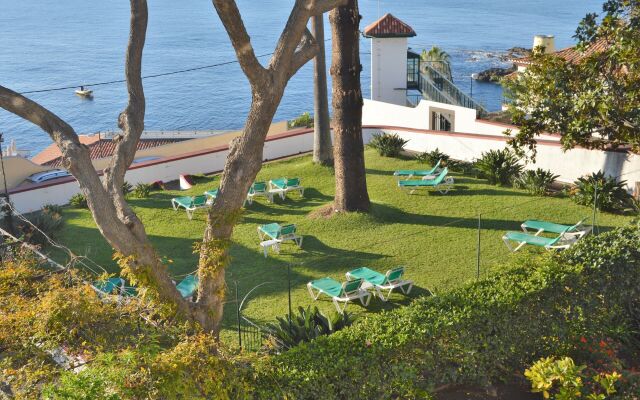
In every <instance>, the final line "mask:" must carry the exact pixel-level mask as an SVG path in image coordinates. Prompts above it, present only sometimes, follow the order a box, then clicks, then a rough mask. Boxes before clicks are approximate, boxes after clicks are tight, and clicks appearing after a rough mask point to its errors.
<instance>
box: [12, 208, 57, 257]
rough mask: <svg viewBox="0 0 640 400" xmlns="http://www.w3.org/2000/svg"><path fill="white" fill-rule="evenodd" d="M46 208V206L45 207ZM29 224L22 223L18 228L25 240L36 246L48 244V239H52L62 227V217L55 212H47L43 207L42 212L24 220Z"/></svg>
mask: <svg viewBox="0 0 640 400" xmlns="http://www.w3.org/2000/svg"><path fill="white" fill-rule="evenodd" d="M45 207H46V206H45ZM26 219H27V220H28V221H29V222H28V223H27V222H23V223H21V224H19V225H18V228H19V230H20V232H21V234H22V235H24V238H25V240H27V241H28V242H29V243H31V244H35V245H38V246H42V247H44V246H46V245H47V244H49V239H48V237H49V238H51V239H54V238H55V236H56V234H57V233H58V231H59V230H60V228H61V227H62V225H63V220H62V215H61V214H60V213H58V212H55V211H49V209H46V208H44V207H43V209H42V211H40V212H38V213H35V214H32V215H30V216H28V217H27V218H26Z"/></svg>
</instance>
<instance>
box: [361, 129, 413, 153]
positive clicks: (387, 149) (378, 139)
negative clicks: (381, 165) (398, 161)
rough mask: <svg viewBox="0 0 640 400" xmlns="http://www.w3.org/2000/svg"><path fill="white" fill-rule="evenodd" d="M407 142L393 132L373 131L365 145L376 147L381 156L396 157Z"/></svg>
mask: <svg viewBox="0 0 640 400" xmlns="http://www.w3.org/2000/svg"><path fill="white" fill-rule="evenodd" d="M407 143H409V141H408V140H404V139H403V138H401V137H400V136H398V135H397V134H395V133H374V134H373V137H372V138H371V140H370V141H369V144H368V145H367V146H369V147H371V148H372V149H376V151H377V152H378V154H380V155H381V156H383V157H397V156H398V155H400V152H401V151H402V149H403V148H404V145H405V144H407Z"/></svg>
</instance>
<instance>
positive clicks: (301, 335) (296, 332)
mask: <svg viewBox="0 0 640 400" xmlns="http://www.w3.org/2000/svg"><path fill="white" fill-rule="evenodd" d="M276 320H277V323H269V324H267V332H268V336H269V342H270V343H271V346H272V347H273V348H274V349H275V350H276V351H283V350H287V349H290V348H292V347H294V346H297V345H298V344H300V343H301V342H310V341H312V340H314V339H317V338H318V337H320V336H325V335H331V334H332V333H334V332H337V331H339V330H341V329H344V328H345V327H347V326H349V325H351V324H352V323H353V317H351V315H350V314H349V313H347V312H345V313H344V314H338V313H333V314H332V315H330V316H326V315H324V314H323V313H321V312H320V310H318V307H313V308H311V307H307V308H303V307H298V314H294V315H293V316H292V317H291V321H289V314H287V315H285V316H284V317H277V318H276Z"/></svg>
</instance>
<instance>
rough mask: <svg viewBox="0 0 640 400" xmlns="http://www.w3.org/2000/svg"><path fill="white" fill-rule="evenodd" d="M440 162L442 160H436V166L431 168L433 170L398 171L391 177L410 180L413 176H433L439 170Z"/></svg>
mask: <svg viewBox="0 0 640 400" xmlns="http://www.w3.org/2000/svg"><path fill="white" fill-rule="evenodd" d="M441 162H442V160H438V162H437V163H436V165H434V166H433V168H431V169H426V170H419V169H417V170H416V169H401V170H398V171H396V172H394V173H393V176H395V177H398V178H402V177H406V178H407V179H411V178H413V177H414V176H418V177H422V176H431V175H435V174H436V173H437V171H438V169H439V168H440V163H441Z"/></svg>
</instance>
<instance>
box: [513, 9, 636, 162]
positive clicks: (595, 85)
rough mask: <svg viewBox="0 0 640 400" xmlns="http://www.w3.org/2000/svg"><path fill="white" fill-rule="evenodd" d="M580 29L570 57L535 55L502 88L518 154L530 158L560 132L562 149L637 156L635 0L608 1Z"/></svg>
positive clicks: (514, 145) (538, 50) (536, 50)
mask: <svg viewBox="0 0 640 400" xmlns="http://www.w3.org/2000/svg"><path fill="white" fill-rule="evenodd" d="M602 9H603V12H602V13H601V14H600V15H598V14H595V13H591V14H588V15H587V16H586V17H585V18H584V19H583V20H582V21H581V22H580V24H579V26H578V28H577V30H576V34H575V36H574V37H575V38H576V39H577V41H578V44H577V45H576V47H575V48H574V49H573V50H574V51H575V53H576V54H575V55H576V57H561V56H560V55H559V54H558V53H554V54H545V53H544V51H541V49H534V52H533V55H532V57H531V59H530V61H531V65H530V66H528V68H527V69H526V71H524V72H523V73H521V74H520V75H519V77H518V78H517V79H512V80H507V81H506V82H505V92H506V96H507V98H508V99H510V100H511V102H510V105H509V112H510V114H511V117H512V120H513V122H514V123H515V124H516V125H518V126H519V127H520V129H519V132H517V133H515V134H514V133H513V132H510V131H509V132H507V134H511V135H512V138H511V139H510V141H509V143H510V144H511V145H512V146H513V148H514V149H515V150H516V151H517V152H518V153H519V154H520V155H524V154H526V153H527V152H529V155H530V156H531V157H532V158H535V149H536V137H537V136H539V135H540V134H541V133H543V132H551V133H559V134H560V135H561V144H562V147H563V149H565V150H568V149H571V148H574V147H576V146H582V147H586V148H592V149H604V148H609V147H613V148H616V147H619V146H621V145H628V146H631V147H632V148H633V149H634V150H635V151H638V150H640V1H638V0H608V1H607V2H605V3H604V5H603V8H602Z"/></svg>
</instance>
